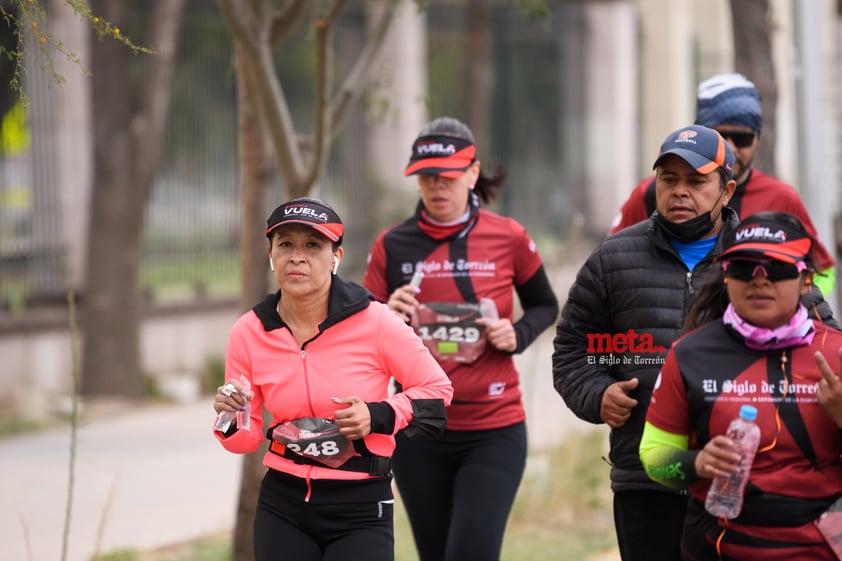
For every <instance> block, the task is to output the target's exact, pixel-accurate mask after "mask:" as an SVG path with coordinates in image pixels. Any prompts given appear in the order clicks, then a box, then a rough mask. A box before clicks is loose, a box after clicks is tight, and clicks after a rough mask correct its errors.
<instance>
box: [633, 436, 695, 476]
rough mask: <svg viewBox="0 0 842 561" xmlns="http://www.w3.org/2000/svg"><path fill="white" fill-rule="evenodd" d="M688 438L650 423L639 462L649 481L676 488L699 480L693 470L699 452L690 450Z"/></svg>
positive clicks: (642, 442)
mask: <svg viewBox="0 0 842 561" xmlns="http://www.w3.org/2000/svg"><path fill="white" fill-rule="evenodd" d="M688 442H689V437H688V436H687V435H686V434H674V433H671V432H667V431H664V430H661V429H659V428H658V427H656V426H655V425H653V424H652V423H650V422H649V421H646V425H645V426H644V427H643V437H642V438H641V440H640V462H641V463H642V464H643V468H644V469H645V470H646V475H648V476H649V479H651V480H653V481H657V482H658V483H660V484H661V485H666V486H667V487H671V488H673V489H686V488H687V487H688V486H690V484H691V483H694V482H696V481H698V480H699V477H698V476H697V475H696V469H695V467H694V465H695V460H696V455H697V454H698V453H699V450H688V449H687V446H688Z"/></svg>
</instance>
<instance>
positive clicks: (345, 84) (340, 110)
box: [330, 2, 395, 140]
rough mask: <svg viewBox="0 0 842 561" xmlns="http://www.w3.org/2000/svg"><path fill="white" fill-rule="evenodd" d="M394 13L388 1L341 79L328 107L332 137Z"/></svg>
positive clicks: (391, 4) (361, 82)
mask: <svg viewBox="0 0 842 561" xmlns="http://www.w3.org/2000/svg"><path fill="white" fill-rule="evenodd" d="M394 13H395V6H394V4H393V3H392V2H389V4H388V7H387V8H386V9H385V10H384V11H383V15H382V17H381V18H380V21H378V22H377V24H376V26H375V27H374V29H373V31H372V34H371V37H370V39H369V40H368V42H367V43H366V45H365V47H363V50H362V52H361V53H360V55H359V57H357V61H356V62H355V63H354V67H353V68H352V69H351V71H350V72H349V73H348V75H347V76H346V77H345V80H343V81H342V84H341V85H340V86H339V89H338V90H337V92H336V95H335V96H334V97H333V102H332V103H331V107H330V115H331V117H330V122H331V123H332V129H331V132H332V135H333V136H332V137H331V140H332V139H333V138H335V136H336V135H337V134H338V133H339V130H340V129H341V128H342V124H343V123H344V120H345V116H346V113H347V110H348V106H349V105H350V103H351V101H353V100H354V99H356V98H357V96H358V95H359V93H360V91H361V90H362V89H363V87H365V79H366V78H367V77H368V76H369V74H370V71H371V66H372V64H374V61H375V60H376V59H377V55H378V54H380V49H381V48H382V47H383V42H384V39H385V37H386V32H387V31H388V30H389V25H390V24H391V22H392V17H393V16H394Z"/></svg>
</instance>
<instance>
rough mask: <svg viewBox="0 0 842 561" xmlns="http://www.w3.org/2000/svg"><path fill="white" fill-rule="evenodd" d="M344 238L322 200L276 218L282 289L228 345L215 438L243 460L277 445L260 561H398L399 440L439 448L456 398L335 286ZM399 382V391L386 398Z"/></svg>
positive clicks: (396, 327) (280, 211)
mask: <svg viewBox="0 0 842 561" xmlns="http://www.w3.org/2000/svg"><path fill="white" fill-rule="evenodd" d="M343 234H344V227H343V225H342V221H341V219H340V218H339V216H338V215H337V214H336V213H335V212H334V210H333V209H332V208H330V206H328V205H327V204H325V203H324V202H322V201H320V200H317V199H311V198H299V199H294V200H292V201H289V202H286V203H284V204H282V205H281V206H279V207H278V208H276V209H275V210H274V212H272V214H271V216H270V217H269V220H268V222H267V230H266V235H267V237H268V238H269V252H268V253H269V264H270V267H271V268H272V271H273V274H274V277H275V281H276V282H277V284H278V288H279V290H278V291H277V292H275V293H274V294H270V295H269V296H267V297H266V298H265V299H264V300H263V301H262V302H260V303H259V304H257V305H256V306H255V307H254V308H253V309H252V310H251V311H249V312H247V313H246V314H244V315H243V316H242V317H241V318H240V319H239V320H238V321H237V322H236V323H235V324H234V326H233V328H232V330H231V334H230V338H229V341H228V349H227V353H226V360H225V378H226V384H225V385H223V386H222V387H220V388H219V390H218V391H217V394H216V398H215V400H214V409H215V410H216V412H217V414H218V415H217V422H216V424H215V426H214V434H215V436H216V438H217V439H218V440H219V441H220V442H221V443H222V446H223V447H224V448H225V449H226V450H228V451H230V452H234V453H240V454H242V453H248V452H253V451H255V450H257V449H258V448H259V447H260V446H261V445H262V443H263V442H264V439H266V438H268V440H269V450H268V451H267V452H266V455H265V456H264V459H263V463H264V465H265V466H266V467H267V468H268V470H267V473H266V476H265V477H264V479H263V482H262V485H261V489H260V496H259V499H258V504H257V511H256V515H255V524H254V550H255V559H256V560H257V561H265V560H269V559H279V558H284V559H295V560H297V561H308V560H333V559H335V560H340V559H341V560H342V561H349V560H355V559H359V560H363V559H365V560H375V561H379V560H383V561H391V560H392V559H394V530H393V505H394V501H393V495H392V487H391V480H392V475H391V456H392V451H393V450H394V447H395V439H394V435H395V433H396V432H397V431H399V430H402V429H403V430H404V432H405V433H410V434H415V435H420V436H422V437H423V436H428V437H437V436H438V435H439V434H440V433H441V431H442V430H443V428H444V426H445V423H446V414H445V408H446V407H447V406H448V405H449V404H450V400H451V397H452V393H453V390H452V387H451V384H450V381H449V380H448V378H447V376H446V375H445V374H444V372H443V371H442V369H441V367H440V366H439V365H438V363H437V362H436V361H435V359H433V357H432V356H431V355H430V353H429V351H428V350H427V348H426V347H425V346H424V345H423V343H422V342H421V340H420V339H419V338H418V337H417V336H416V335H415V333H414V332H413V331H412V329H411V328H410V327H408V326H407V325H406V324H404V323H403V322H402V321H401V320H400V318H398V317H397V316H396V315H395V314H394V313H393V312H391V311H390V310H389V309H388V307H386V305H384V304H380V303H378V302H375V301H373V300H372V298H371V296H370V294H369V293H368V291H367V290H365V289H364V288H362V287H361V286H359V285H357V284H354V283H351V282H348V281H345V280H342V279H341V278H340V277H338V276H337V275H336V272H337V270H338V268H339V264H340V262H341V260H342V258H343V256H344V250H343V249H342V246H341V244H342V236H343ZM392 377H394V378H395V379H396V380H397V381H398V382H399V383H400V384H401V386H402V387H403V391H402V392H401V393H399V394H395V395H391V396H390V392H389V382H390V379H391V378H392ZM264 409H265V410H267V411H268V412H269V413H270V414H271V418H272V421H271V424H270V425H269V427H268V428H267V429H266V430H264V425H263V410H264Z"/></svg>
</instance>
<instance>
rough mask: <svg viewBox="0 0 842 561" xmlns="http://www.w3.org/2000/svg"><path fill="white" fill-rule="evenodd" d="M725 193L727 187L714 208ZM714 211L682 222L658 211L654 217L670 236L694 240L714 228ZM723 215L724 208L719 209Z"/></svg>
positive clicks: (686, 240)
mask: <svg viewBox="0 0 842 561" xmlns="http://www.w3.org/2000/svg"><path fill="white" fill-rule="evenodd" d="M724 194H725V189H723V190H722V191H721V192H720V194H719V198H718V199H716V202H715V203H713V208H716V205H717V204H719V201H720V200H721V199H722V195H724ZM712 212H713V209H711V210H709V211H707V212H706V213H704V214H700V215H699V216H696V217H695V218H691V219H690V220H687V221H685V222H682V223H680V224H677V223H675V222H670V221H669V220H667V219H666V218H664V217H663V216H661V213H660V212H656V213H655V217H654V218H655V222H657V223H658V225H659V226H661V228H663V229H664V230H666V231H667V233H668V234H669V235H670V237H673V238H675V239H676V240H678V241H680V242H694V241H696V240H700V239H702V238H703V237H704V236H706V235H707V234H709V233H710V231H711V230H713V218H711V213H712ZM721 215H722V209H720V210H719V216H721ZM719 216H717V217H716V218H717V220H718V219H719Z"/></svg>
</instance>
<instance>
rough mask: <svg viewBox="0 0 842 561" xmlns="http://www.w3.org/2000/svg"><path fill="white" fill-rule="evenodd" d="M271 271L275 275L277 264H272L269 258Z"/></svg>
mask: <svg viewBox="0 0 842 561" xmlns="http://www.w3.org/2000/svg"><path fill="white" fill-rule="evenodd" d="M269 270H270V271H272V272H273V273H274V272H275V264H274V263H272V258H271V257H270V258H269Z"/></svg>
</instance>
